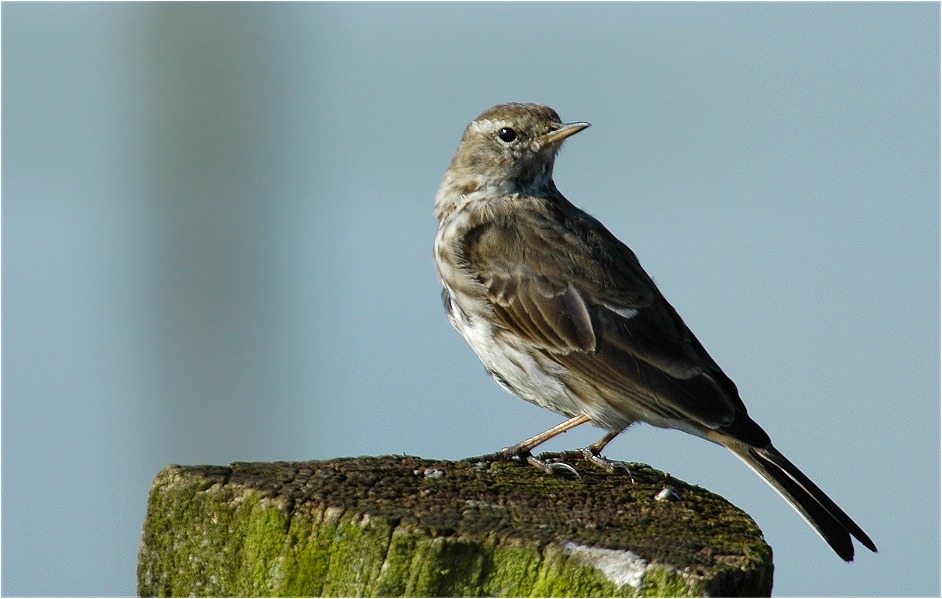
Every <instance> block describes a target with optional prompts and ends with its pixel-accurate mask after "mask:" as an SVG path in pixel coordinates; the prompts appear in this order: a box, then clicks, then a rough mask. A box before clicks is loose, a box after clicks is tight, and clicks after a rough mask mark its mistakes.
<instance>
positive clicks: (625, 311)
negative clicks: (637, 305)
mask: <svg viewBox="0 0 942 599" xmlns="http://www.w3.org/2000/svg"><path fill="white" fill-rule="evenodd" d="M602 305H603V306H605V307H606V308H608V309H609V310H611V311H612V312H614V313H615V314H618V315H619V316H621V317H622V318H634V317H635V316H637V315H638V311H637V310H635V309H634V308H618V307H615V306H609V305H608V304H602Z"/></svg>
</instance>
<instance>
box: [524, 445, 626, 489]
mask: <svg viewBox="0 0 942 599" xmlns="http://www.w3.org/2000/svg"><path fill="white" fill-rule="evenodd" d="M539 459H540V460H542V461H544V462H548V463H563V462H569V461H575V460H583V461H585V462H589V463H590V464H594V465H595V466H598V467H599V468H601V469H602V470H605V471H606V472H608V473H609V474H614V473H615V471H616V470H624V471H625V472H626V473H627V474H628V478H629V479H630V480H631V482H632V483H633V482H635V479H634V476H632V475H631V469H630V468H628V463H627V462H622V461H620V460H607V459H605V458H603V457H602V456H601V455H599V454H598V453H596V452H595V451H594V450H593V449H592V447H585V448H583V449H577V450H575V451H562V452H558V453H541V454H540V457H539Z"/></svg>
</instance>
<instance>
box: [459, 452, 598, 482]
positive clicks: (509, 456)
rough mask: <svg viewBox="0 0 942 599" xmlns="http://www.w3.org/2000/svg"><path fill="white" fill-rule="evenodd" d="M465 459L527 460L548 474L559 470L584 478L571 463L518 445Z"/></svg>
mask: <svg viewBox="0 0 942 599" xmlns="http://www.w3.org/2000/svg"><path fill="white" fill-rule="evenodd" d="M463 461H465V462H473V463H491V462H510V461H514V462H519V461H523V462H527V463H528V464H530V465H531V466H533V467H534V468H538V469H539V470H542V471H543V472H545V473H546V474H555V473H557V472H568V473H570V474H572V475H574V476H575V477H576V478H578V479H579V480H582V477H581V476H579V472H578V471H576V469H575V468H573V467H572V466H570V465H569V464H567V463H565V462H563V461H561V460H546V459H543V456H542V455H541V456H540V457H536V456H534V455H533V454H532V453H530V450H529V449H526V448H523V447H519V446H516V445H515V446H513V447H505V448H504V449H502V450H500V451H498V452H496V453H489V454H485V455H482V456H477V457H473V458H465V459H464V460H463Z"/></svg>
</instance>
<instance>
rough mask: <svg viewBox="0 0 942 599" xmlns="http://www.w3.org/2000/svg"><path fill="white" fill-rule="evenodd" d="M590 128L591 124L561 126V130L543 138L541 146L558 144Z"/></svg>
mask: <svg viewBox="0 0 942 599" xmlns="http://www.w3.org/2000/svg"><path fill="white" fill-rule="evenodd" d="M588 126H589V123H564V124H562V125H560V127H559V129H556V130H555V131H550V132H549V133H547V134H546V135H543V136H541V137H540V145H543V146H548V145H550V144H558V143H559V142H561V141H562V140H564V139H566V138H567V137H569V136H570V135H575V134H576V133H579V132H580V131H582V130H583V129H585V128H586V127H588Z"/></svg>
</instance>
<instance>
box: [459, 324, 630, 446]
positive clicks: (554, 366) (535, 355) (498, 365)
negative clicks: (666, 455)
mask: <svg viewBox="0 0 942 599" xmlns="http://www.w3.org/2000/svg"><path fill="white" fill-rule="evenodd" d="M451 316H452V318H451V321H452V324H453V325H454V326H455V328H456V329H457V330H458V332H460V333H461V335H462V336H463V337H464V338H465V340H466V341H467V342H468V345H470V346H471V348H472V349H473V350H474V353H476V354H477V355H478V358H480V359H481V362H483V363H484V366H485V368H487V370H488V372H490V374H491V376H492V377H493V378H494V380H495V381H497V383H498V384H500V386H501V387H503V388H504V389H506V390H507V391H509V392H510V393H512V394H514V395H516V396H517V397H519V398H521V399H525V400H527V401H529V402H531V403H534V404H536V405H538V406H540V407H543V408H546V409H548V410H552V411H554V412H556V413H558V414H562V415H564V416H566V417H572V416H576V415H579V414H582V415H585V416H587V417H588V418H589V419H590V420H591V421H592V423H593V424H595V425H596V426H599V427H601V428H605V429H608V430H612V431H621V430H623V429H625V428H626V427H628V425H630V424H631V423H632V422H633V421H634V420H635V418H633V417H631V416H629V415H628V414H626V413H625V412H623V411H620V410H617V409H615V408H614V407H613V406H612V405H611V404H610V403H609V402H607V401H605V400H604V399H603V398H602V397H600V396H598V395H591V396H590V395H585V394H582V395H581V396H580V394H577V392H576V391H575V390H574V389H572V388H570V386H569V385H567V384H566V382H565V381H566V380H567V378H571V377H569V376H568V373H567V372H566V370H565V368H563V367H562V366H560V365H559V364H558V363H556V362H554V361H553V360H551V359H550V358H549V357H548V356H546V355H545V354H542V353H541V352H538V351H537V352H534V351H533V350H532V349H530V350H528V349H526V348H523V347H521V346H520V344H519V342H518V341H517V340H516V338H515V337H513V336H512V335H509V334H507V333H505V332H504V331H503V330H501V329H499V328H497V327H494V326H492V325H491V324H490V323H489V322H488V321H487V320H486V319H485V318H483V317H480V316H476V315H472V316H468V315H466V314H463V313H459V314H457V315H456V314H452V315H451Z"/></svg>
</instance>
